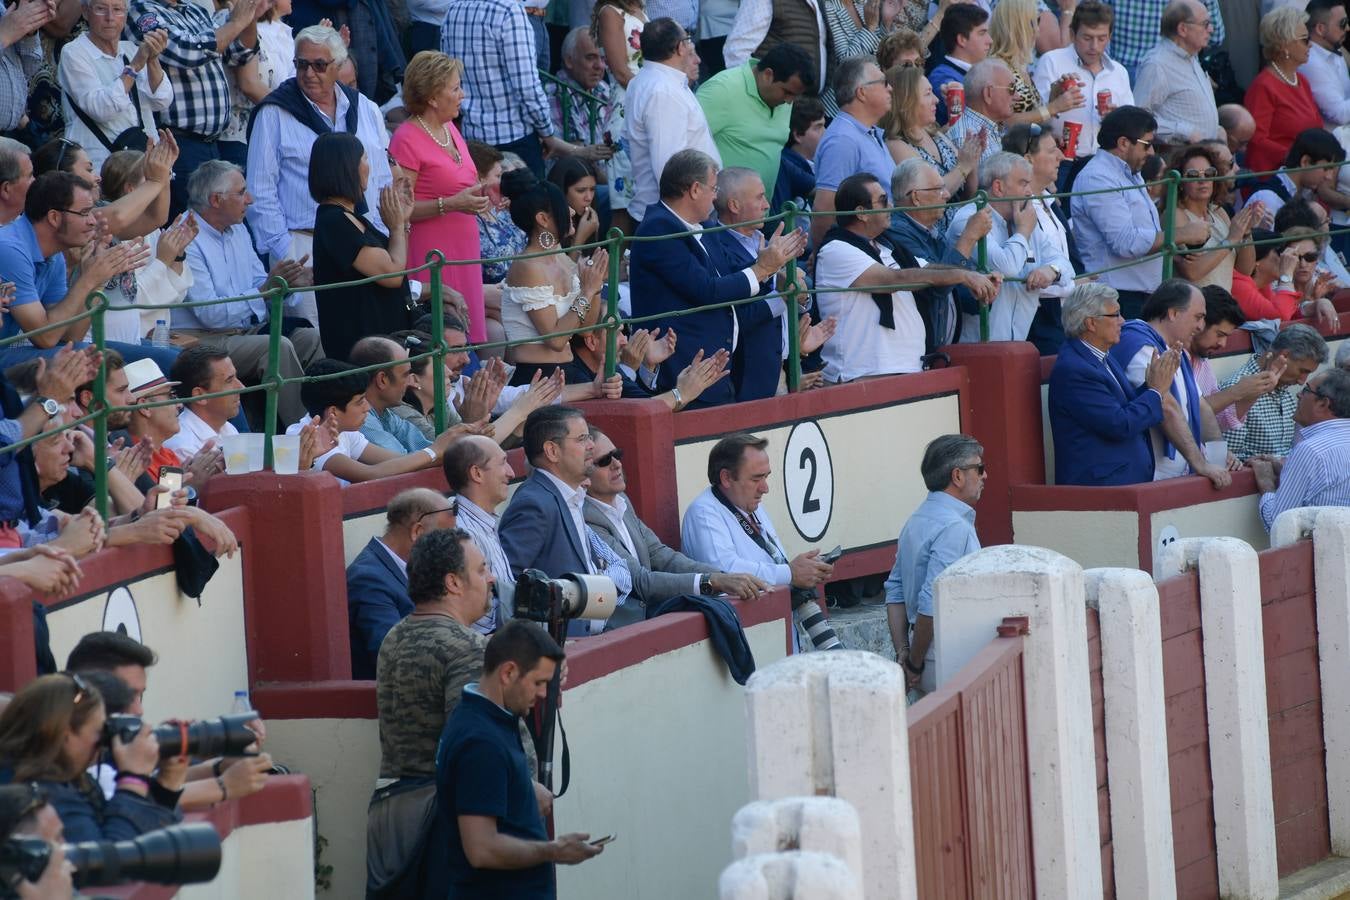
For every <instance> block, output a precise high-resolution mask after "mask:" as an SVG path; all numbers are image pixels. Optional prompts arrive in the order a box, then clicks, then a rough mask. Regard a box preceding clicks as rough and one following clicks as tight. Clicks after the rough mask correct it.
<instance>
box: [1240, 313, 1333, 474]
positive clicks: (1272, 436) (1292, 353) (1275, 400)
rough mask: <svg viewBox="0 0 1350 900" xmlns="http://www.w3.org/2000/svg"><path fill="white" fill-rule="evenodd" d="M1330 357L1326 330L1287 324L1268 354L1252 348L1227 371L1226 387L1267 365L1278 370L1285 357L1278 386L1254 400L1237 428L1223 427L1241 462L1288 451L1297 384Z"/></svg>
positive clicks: (1292, 441)
mask: <svg viewBox="0 0 1350 900" xmlns="http://www.w3.org/2000/svg"><path fill="white" fill-rule="evenodd" d="M1327 357H1328V350H1327V342H1326V341H1325V340H1323V339H1322V335H1320V334H1318V333H1317V330H1316V329H1314V328H1312V327H1310V326H1308V325H1300V324H1297V323H1296V324H1293V325H1286V326H1285V327H1284V329H1283V330H1282V331H1281V332H1280V333H1279V334H1277V335H1276V336H1275V340H1274V341H1272V342H1271V344H1270V350H1268V351H1267V352H1266V353H1265V354H1260V355H1258V354H1255V353H1253V354H1252V357H1251V359H1249V360H1247V362H1246V363H1244V364H1243V366H1242V367H1241V368H1240V369H1238V370H1237V371H1236V372H1234V373H1233V374H1232V375H1230V376H1228V378H1227V379H1226V380H1225V381H1224V382H1223V384H1222V385H1221V387H1223V388H1224V389H1225V390H1226V389H1228V388H1231V387H1233V386H1234V385H1236V384H1238V383H1239V382H1240V381H1241V380H1242V379H1244V378H1246V377H1247V376H1248V375H1255V374H1257V373H1258V372H1262V371H1266V370H1271V371H1276V372H1279V360H1280V359H1283V362H1284V371H1283V372H1279V381H1278V384H1277V386H1276V388H1275V389H1274V390H1272V391H1269V392H1267V393H1264V394H1262V395H1261V396H1260V397H1258V398H1257V399H1256V400H1255V401H1253V403H1252V404H1251V408H1250V409H1249V410H1248V411H1247V416H1246V418H1245V419H1243V420H1242V422H1241V423H1240V424H1239V425H1238V426H1237V427H1236V428H1233V429H1230V430H1228V431H1225V432H1224V434H1223V436H1224V439H1225V440H1226V441H1228V450H1229V452H1231V453H1232V454H1233V455H1234V456H1236V457H1237V458H1238V459H1239V460H1242V461H1243V462H1246V461H1247V460H1248V459H1249V458H1251V457H1253V456H1284V455H1285V454H1286V453H1288V452H1289V448H1290V447H1292V446H1293V444H1294V418H1293V417H1294V412H1295V410H1296V409H1297V407H1298V402H1299V401H1298V394H1299V392H1298V390H1296V385H1301V384H1303V383H1304V382H1305V381H1307V380H1308V376H1310V375H1311V374H1312V373H1313V372H1315V371H1317V367H1318V366H1320V365H1322V364H1323V363H1325V362H1326V361H1327Z"/></svg>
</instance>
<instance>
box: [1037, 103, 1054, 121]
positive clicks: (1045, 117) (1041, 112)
mask: <svg viewBox="0 0 1350 900" xmlns="http://www.w3.org/2000/svg"><path fill="white" fill-rule="evenodd" d="M1036 115H1037V117H1038V118H1039V120H1040V121H1041V122H1049V121H1050V119H1051V118H1053V117H1052V116H1051V115H1050V107H1048V106H1046V105H1044V104H1042V105H1040V106H1038V107H1036Z"/></svg>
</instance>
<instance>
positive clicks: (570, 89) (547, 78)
mask: <svg viewBox="0 0 1350 900" xmlns="http://www.w3.org/2000/svg"><path fill="white" fill-rule="evenodd" d="M539 78H540V80H542V81H544V82H547V83H549V84H552V85H554V86H556V87H557V89H558V91H559V93H558V106H559V109H560V110H561V112H562V138H563V140H564V141H567V142H568V143H571V142H572V141H573V140H575V139H576V137H577V135H575V134H573V133H572V117H571V116H570V115H568V114H567V99H566V97H565V96H564V95H563V94H562V91H566V92H567V93H568V94H571V95H572V96H574V97H576V98H577V99H578V100H580V101H581V102H582V103H585V104H586V124H587V128H588V130H589V140H587V141H586V143H588V144H594V143H595V142H596V141H595V138H596V132H595V129H596V128H597V127H598V126H599V124H600V110H601V109H602V108H603V107H604V105H605V101H604V100H603V99H602V98H600V97H597V96H596V95H595V94H592V93H591V92H590V91H587V90H584V89H583V88H580V87H577V86H576V85H575V84H572V83H570V82H567V81H563V80H562V79H561V78H559V77H558V76H556V75H551V74H549V73H548V72H545V71H544V70H543V69H540V70H539Z"/></svg>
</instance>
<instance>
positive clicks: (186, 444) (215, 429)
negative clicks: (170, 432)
mask: <svg viewBox="0 0 1350 900" xmlns="http://www.w3.org/2000/svg"><path fill="white" fill-rule="evenodd" d="M169 377H170V378H172V379H173V381H174V382H175V385H176V386H175V387H174V393H175V394H177V395H178V397H179V398H180V399H182V401H183V411H182V412H180V413H179V414H178V433H177V434H175V435H174V436H173V437H171V438H169V439H167V440H165V441H164V443H163V444H162V445H161V446H164V447H168V448H169V449H170V450H172V451H173V452H174V453H176V454H178V456H179V458H180V459H186V458H188V457H190V456H195V455H196V454H198V453H200V452H201V451H202V448H203V446H205V444H206V443H207V441H212V442H214V443H215V445H216V446H219V442H220V439H221V438H223V437H228V436H230V435H233V434H238V433H239V429H238V428H236V427H235V426H234V425H232V424H231V423H230V420H231V419H233V418H235V417H236V416H238V415H239V395H238V394H230V395H228V396H225V397H211V398H209V399H207V400H197V399H196V398H197V397H198V396H200V395H202V394H215V393H219V392H220V391H230V390H243V388H244V384H243V382H241V381H240V380H239V377H238V375H237V374H236V373H235V370H234V363H233V362H231V361H230V354H229V353H228V352H227V351H226V350H224V349H223V348H220V347H210V346H207V345H204V344H198V345H197V346H195V347H189V348H188V349H186V350H184V351H183V352H182V353H180V354H178V359H177V360H175V361H174V364H173V369H172V370H171V371H170V372H169Z"/></svg>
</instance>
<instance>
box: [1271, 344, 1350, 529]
mask: <svg viewBox="0 0 1350 900" xmlns="http://www.w3.org/2000/svg"><path fill="white" fill-rule="evenodd" d="M1293 423H1294V424H1296V425H1298V426H1299V427H1300V428H1301V429H1302V430H1301V431H1300V432H1299V442H1298V443H1297V444H1296V445H1294V448H1293V449H1292V450H1290V451H1289V455H1288V456H1286V457H1285V458H1284V459H1272V458H1267V457H1252V458H1251V459H1250V460H1249V461H1248V462H1249V464H1250V465H1251V467H1252V471H1253V472H1254V473H1255V475H1256V487H1257V490H1259V491H1261V505H1260V511H1261V522H1262V523H1263V524H1264V525H1265V526H1266V530H1267V531H1269V530H1270V528H1271V526H1272V525H1274V524H1275V520H1276V519H1277V518H1278V517H1279V515H1280V513H1282V512H1284V511H1285V510H1289V509H1297V508H1299V507H1300V506H1350V490H1347V487H1346V472H1347V471H1348V470H1347V465H1350V452H1347V451H1350V372H1345V371H1343V370H1341V369H1330V370H1328V371H1326V372H1319V373H1318V374H1316V375H1314V376H1313V377H1312V378H1310V379H1309V380H1308V384H1307V386H1306V387H1305V388H1304V389H1303V390H1302V391H1300V392H1299V397H1298V401H1297V406H1296V407H1295V410H1294V419H1293Z"/></svg>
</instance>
